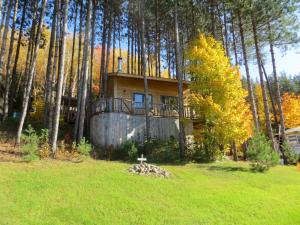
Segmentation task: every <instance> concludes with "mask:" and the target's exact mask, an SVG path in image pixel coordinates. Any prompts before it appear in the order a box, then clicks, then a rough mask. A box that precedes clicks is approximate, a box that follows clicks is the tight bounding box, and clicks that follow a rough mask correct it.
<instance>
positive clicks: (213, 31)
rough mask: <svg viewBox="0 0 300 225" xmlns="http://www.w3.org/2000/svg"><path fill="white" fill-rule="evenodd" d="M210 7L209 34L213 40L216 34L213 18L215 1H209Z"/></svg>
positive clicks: (214, 19)
mask: <svg viewBox="0 0 300 225" xmlns="http://www.w3.org/2000/svg"><path fill="white" fill-rule="evenodd" d="M209 2H210V6H209V11H210V20H211V33H212V35H213V37H214V38H215V39H217V34H216V18H215V0H210V1H209Z"/></svg>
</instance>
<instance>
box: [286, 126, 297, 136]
mask: <svg viewBox="0 0 300 225" xmlns="http://www.w3.org/2000/svg"><path fill="white" fill-rule="evenodd" d="M297 132H300V127H294V128H291V129H288V130H286V131H285V133H286V134H292V133H297Z"/></svg>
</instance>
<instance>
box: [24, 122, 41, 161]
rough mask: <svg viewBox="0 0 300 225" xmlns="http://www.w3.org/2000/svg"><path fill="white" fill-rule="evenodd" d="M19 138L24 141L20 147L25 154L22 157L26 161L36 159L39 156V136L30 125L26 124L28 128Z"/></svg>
mask: <svg viewBox="0 0 300 225" xmlns="http://www.w3.org/2000/svg"><path fill="white" fill-rule="evenodd" d="M21 140H22V142H23V143H24V144H23V145H22V147H21V150H22V152H23V153H24V154H25V155H24V156H23V159H24V160H25V161H28V162H29V161H33V160H37V159H38V158H39V157H38V150H39V136H38V135H37V133H36V131H35V130H34V129H33V127H32V126H31V125H28V128H27V129H26V130H25V132H24V134H22V136H21Z"/></svg>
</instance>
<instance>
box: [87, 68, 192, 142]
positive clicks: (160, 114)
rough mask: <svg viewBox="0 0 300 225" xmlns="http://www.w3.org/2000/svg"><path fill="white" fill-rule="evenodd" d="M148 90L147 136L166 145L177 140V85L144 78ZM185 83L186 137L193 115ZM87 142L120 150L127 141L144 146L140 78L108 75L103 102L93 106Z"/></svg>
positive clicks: (143, 98)
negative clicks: (148, 130) (171, 139)
mask: <svg viewBox="0 0 300 225" xmlns="http://www.w3.org/2000/svg"><path fill="white" fill-rule="evenodd" d="M147 81H148V89H149V92H148V93H149V100H148V104H149V116H150V136H151V138H152V139H158V140H162V141H166V140H168V139H170V138H171V137H172V138H175V139H176V138H177V137H178V132H179V120H178V116H179V115H178V81H177V80H176V79H169V78H159V77H147ZM189 84H190V82H189V81H184V82H183V92H184V103H185V107H184V116H185V117H186V118H187V119H188V120H187V122H186V126H185V127H186V134H187V135H192V127H193V126H192V118H193V112H192V110H191V109H190V108H189V107H188V104H187V96H188V94H189ZM91 120H92V122H91V139H92V142H93V143H94V144H95V145H100V146H106V147H107V146H114V147H117V146H120V145H122V144H123V143H124V142H126V141H127V140H134V141H137V142H140V143H142V142H144V137H145V128H146V124H145V95H144V78H143V77H142V76H138V75H131V74H125V73H111V74H109V75H108V81H107V92H106V98H105V99H100V100H98V101H96V102H95V103H94V104H93V110H92V117H91Z"/></svg>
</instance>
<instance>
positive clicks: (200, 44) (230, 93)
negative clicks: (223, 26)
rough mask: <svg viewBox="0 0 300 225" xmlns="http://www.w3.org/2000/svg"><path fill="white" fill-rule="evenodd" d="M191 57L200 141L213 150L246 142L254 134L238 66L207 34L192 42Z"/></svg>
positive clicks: (192, 92)
mask: <svg viewBox="0 0 300 225" xmlns="http://www.w3.org/2000/svg"><path fill="white" fill-rule="evenodd" d="M187 58H188V60H189V64H188V66H187V72H188V73H189V74H190V75H191V79H192V82H191V86H190V89H191V95H190V98H189V103H190V105H191V106H192V107H193V108H194V109H195V112H196V114H197V116H198V118H199V119H198V122H199V126H198V129H196V130H195V139H196V141H198V142H199V143H202V145H204V148H206V150H209V151H212V152H213V151H215V150H225V149H226V148H227V147H229V146H230V145H231V144H232V143H233V142H235V143H236V144H242V143H243V142H244V141H246V140H247V139H248V138H249V137H250V136H251V134H252V120H251V112H250V106H249V104H248V102H247V101H246V96H247V91H246V90H245V89H243V87H242V82H241V76H240V73H239V70H238V68H237V67H232V66H231V65H230V62H229V59H228V58H227V57H226V56H225V52H224V49H223V47H222V46H221V44H220V43H219V42H217V41H216V40H215V39H214V38H212V37H206V36H204V35H200V36H199V37H198V38H197V39H196V40H194V41H193V42H192V43H191V44H190V46H189V48H188V51H187Z"/></svg>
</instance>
